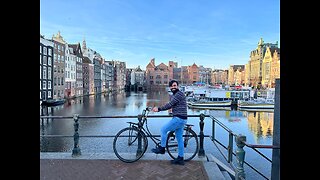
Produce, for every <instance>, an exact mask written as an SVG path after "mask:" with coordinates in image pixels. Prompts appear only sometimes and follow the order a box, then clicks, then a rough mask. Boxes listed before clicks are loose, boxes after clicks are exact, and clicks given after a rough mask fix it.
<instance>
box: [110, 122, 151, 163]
mask: <svg viewBox="0 0 320 180" xmlns="http://www.w3.org/2000/svg"><path fill="white" fill-rule="evenodd" d="M147 147H148V140H147V137H146V136H145V134H144V133H143V132H142V131H139V130H138V129H137V128H133V127H128V128H124V129H122V130H120V131H119V132H118V133H117V134H116V136H115V138H114V140H113V151H114V153H115V154H116V156H117V157H118V158H119V159H120V160H121V161H123V162H127V163H131V162H135V161H137V160H139V159H140V158H141V157H142V156H143V154H144V153H145V152H146V150H147Z"/></svg>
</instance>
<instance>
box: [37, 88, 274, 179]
mask: <svg viewBox="0 0 320 180" xmlns="http://www.w3.org/2000/svg"><path fill="white" fill-rule="evenodd" d="M168 100H169V94H168V92H167V91H165V90H164V91H152V92H148V93H143V92H120V93H114V94H106V95H92V96H85V97H82V98H78V99H74V100H71V101H69V102H67V103H65V104H64V105H60V106H56V107H43V108H40V113H44V114H46V113H48V114H50V115H54V116H73V114H79V115H80V116H136V115H138V114H141V112H142V110H143V109H145V108H146V107H147V106H161V105H163V104H165V103H166V102H168ZM200 113H204V114H208V115H212V116H213V117H215V118H216V119H218V120H219V121H220V122H221V123H223V124H224V125H225V126H226V127H227V128H229V129H230V130H232V132H234V133H235V134H238V135H239V134H242V135H245V136H246V141H247V143H249V144H262V145H272V134H273V118H274V117H273V116H274V113H273V112H249V111H240V110H237V109H236V108H229V109H223V110H206V109H188V114H189V115H199V114H200ZM150 115H168V112H167V111H163V112H158V113H154V112H151V113H150ZM128 121H133V122H137V119H136V118H134V119H129V118H124V119H110V118H95V119H92V118H87V119H84V118H81V119H80V120H79V135H80V136H86V135H88V136H91V135H93V136H99V135H115V134H116V133H117V132H118V131H119V130H120V129H122V128H124V127H127V126H128V124H127V122H128ZM167 121H169V118H149V120H148V127H149V130H150V131H151V132H152V133H153V134H156V135H159V134H160V128H161V126H162V125H163V124H165V123H166V122H167ZM199 122H200V121H199V118H189V119H188V123H189V124H194V127H193V129H194V130H195V132H197V133H198V134H199V131H200V126H199ZM204 123H205V125H204V134H205V135H212V120H211V119H210V118H205V120H204ZM214 129H215V138H216V139H217V140H218V141H220V142H221V143H222V144H223V145H224V146H226V147H227V146H228V141H229V139H228V138H229V137H228V132H227V131H225V130H224V129H223V128H222V127H220V126H219V125H217V124H216V125H215V128H214ZM73 134H74V121H73V119H43V120H40V135H66V136H73ZM112 141H113V138H108V137H81V138H80V141H79V146H80V149H81V152H82V153H102V152H111V153H113V150H112ZM233 142H234V141H233ZM73 146H74V143H73V137H63V138H61V137H40V152H70V154H71V153H72V149H73ZM154 146H155V145H154V144H153V142H149V146H148V149H147V152H151V149H152V148H153V147H154ZM218 148H220V150H221V151H222V152H223V153H224V156H225V157H227V151H226V150H225V149H224V148H223V147H222V146H220V145H219V144H218ZM236 148H237V147H236V145H235V142H234V146H233V149H234V151H235V150H236ZM244 149H245V151H246V155H245V160H246V161H247V162H248V163H249V164H250V165H252V166H253V167H255V168H256V169H258V170H259V171H260V172H262V173H263V174H264V175H265V176H267V177H268V178H270V177H271V163H270V162H269V161H267V160H266V159H264V158H263V157H261V156H260V155H259V154H258V153H257V152H255V151H254V150H252V149H250V148H248V147H245V148H244ZM204 150H205V153H213V154H214V155H215V156H216V157H217V158H218V159H220V160H221V161H222V162H225V159H224V157H223V156H222V155H221V154H220V151H219V150H218V149H217V147H216V145H214V144H213V143H212V141H211V140H210V139H209V138H205V140H204ZM258 150H259V151H260V152H261V153H263V154H264V155H265V156H267V157H268V158H269V159H272V150H271V149H258ZM233 158H234V162H236V160H235V157H233ZM234 164H235V163H234ZM245 171H246V174H247V177H248V178H249V177H250V178H249V179H251V178H253V179H264V178H261V176H259V175H257V173H256V172H254V171H252V170H251V169H250V168H248V167H247V166H246V165H245Z"/></svg>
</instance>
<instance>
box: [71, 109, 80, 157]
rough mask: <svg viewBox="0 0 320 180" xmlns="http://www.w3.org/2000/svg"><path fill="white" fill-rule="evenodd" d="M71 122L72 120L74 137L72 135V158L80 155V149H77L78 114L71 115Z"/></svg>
mask: <svg viewBox="0 0 320 180" xmlns="http://www.w3.org/2000/svg"><path fill="white" fill-rule="evenodd" d="M73 120H74V135H73V139H74V147H73V150H72V156H80V155H81V151H80V147H79V133H78V130H79V122H78V121H79V114H74V115H73Z"/></svg>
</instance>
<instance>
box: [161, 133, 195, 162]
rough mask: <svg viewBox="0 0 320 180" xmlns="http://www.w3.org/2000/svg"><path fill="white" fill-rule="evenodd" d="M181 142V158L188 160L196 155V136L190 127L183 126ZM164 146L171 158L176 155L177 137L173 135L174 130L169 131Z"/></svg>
mask: <svg viewBox="0 0 320 180" xmlns="http://www.w3.org/2000/svg"><path fill="white" fill-rule="evenodd" d="M183 144H184V157H183V159H184V160H185V161H190V160H191V159H193V158H194V157H195V156H196V155H197V153H198V150H199V144H198V136H197V134H196V133H195V132H194V131H193V130H192V129H189V128H187V127H185V128H184V130H183ZM166 148H167V151H168V154H169V156H170V157H171V158H173V159H174V158H177V157H178V142H177V138H176V136H175V133H174V131H171V132H170V133H169V134H168V137H167V142H166Z"/></svg>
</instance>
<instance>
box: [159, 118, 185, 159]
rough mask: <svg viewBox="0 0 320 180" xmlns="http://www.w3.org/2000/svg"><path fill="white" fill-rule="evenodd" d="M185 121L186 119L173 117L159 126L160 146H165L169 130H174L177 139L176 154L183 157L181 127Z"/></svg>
mask: <svg viewBox="0 0 320 180" xmlns="http://www.w3.org/2000/svg"><path fill="white" fill-rule="evenodd" d="M186 123H187V120H185V119H181V118H179V117H173V118H172V119H171V120H170V121H169V122H168V123H167V124H165V125H164V126H163V127H162V128H161V146H162V147H166V140H167V136H168V132H169V131H175V134H176V138H177V141H178V155H179V156H180V157H183V154H184V152H183V148H184V147H183V138H182V135H183V128H184V125H185V124H186Z"/></svg>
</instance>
